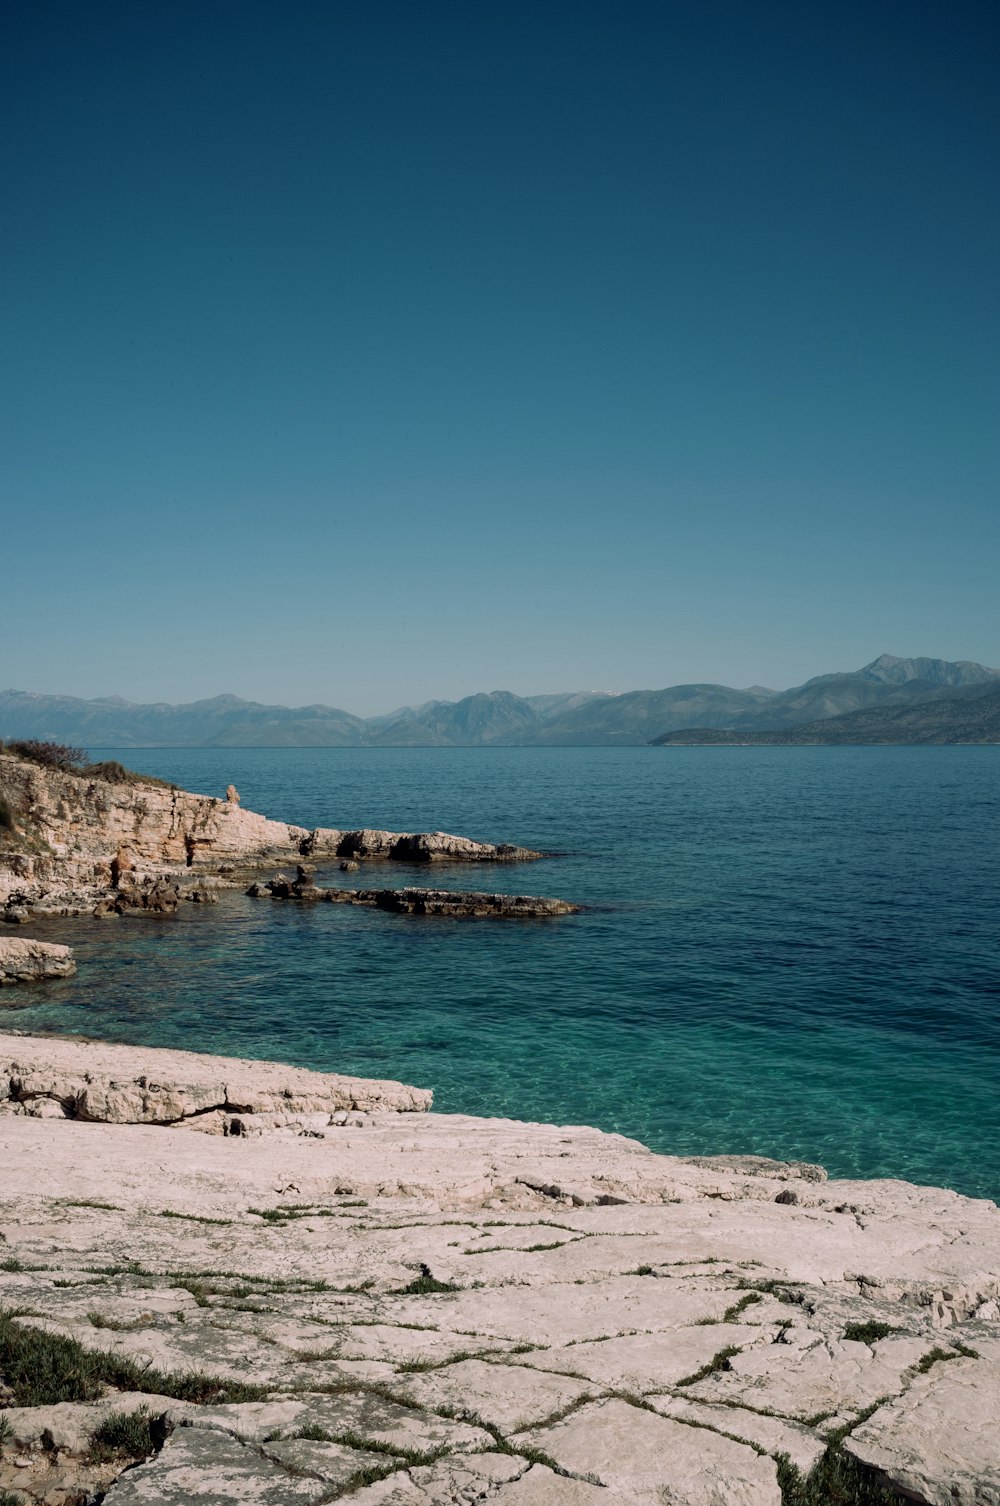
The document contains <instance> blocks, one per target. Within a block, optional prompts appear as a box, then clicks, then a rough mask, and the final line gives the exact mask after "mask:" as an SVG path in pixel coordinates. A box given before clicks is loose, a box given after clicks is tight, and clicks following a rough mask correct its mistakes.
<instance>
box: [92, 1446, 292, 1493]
mask: <svg viewBox="0 0 1000 1506" xmlns="http://www.w3.org/2000/svg"><path fill="white" fill-rule="evenodd" d="M316 1495H317V1489H316V1481H315V1479H300V1478H297V1477H296V1476H294V1475H293V1474H291V1473H290V1472H289V1471H288V1470H286V1469H283V1468H282V1467H281V1466H280V1465H279V1464H276V1463H274V1462H273V1461H272V1460H270V1459H266V1458H264V1457H263V1455H261V1454H260V1453H259V1452H258V1451H257V1450H256V1449H254V1448H251V1447H250V1446H249V1445H248V1444H245V1443H239V1442H237V1440H236V1439H235V1438H232V1437H230V1436H229V1435H228V1434H226V1433H215V1432H211V1431H209V1430H207V1429H205V1428H178V1429H177V1431H176V1432H174V1433H173V1434H172V1435H171V1436H170V1437H169V1438H168V1439H167V1441H166V1443H165V1444H164V1447H163V1450H162V1452H161V1453H160V1454H159V1455H158V1456H157V1458H155V1459H152V1460H150V1462H149V1463H148V1464H140V1465H139V1466H138V1468H136V1469H130V1470H128V1471H127V1472H126V1473H125V1474H123V1475H121V1476H120V1477H119V1479H118V1480H117V1481H116V1482H115V1484H114V1485H112V1487H111V1489H110V1490H109V1491H108V1493H107V1495H106V1496H105V1498H104V1499H105V1503H106V1506H292V1503H293V1502H296V1501H301V1502H311V1501H314V1500H315V1499H316Z"/></svg>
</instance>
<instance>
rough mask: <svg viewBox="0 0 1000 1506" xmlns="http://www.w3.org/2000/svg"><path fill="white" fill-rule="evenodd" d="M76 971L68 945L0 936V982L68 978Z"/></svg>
mask: <svg viewBox="0 0 1000 1506" xmlns="http://www.w3.org/2000/svg"><path fill="white" fill-rule="evenodd" d="M75 972H76V963H75V962H74V961H73V953H72V952H71V951H70V949H69V947H68V946H57V945H56V944H55V943H54V942H51V941H29V940H27V939H26V938H25V939H22V938H21V937H20V936H0V985H2V984H4V983H31V982H33V981H34V980H35V979H36V978H70V977H72V976H73V974H74V973H75Z"/></svg>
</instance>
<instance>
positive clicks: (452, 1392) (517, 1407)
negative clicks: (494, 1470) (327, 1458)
mask: <svg viewBox="0 0 1000 1506" xmlns="http://www.w3.org/2000/svg"><path fill="white" fill-rule="evenodd" d="M401 1380H403V1382H404V1384H405V1388H406V1391H407V1393H408V1394H409V1395H410V1396H413V1397H414V1398H415V1399H416V1400H417V1401H418V1402H420V1403H421V1405H422V1406H429V1407H454V1408H457V1409H459V1410H462V1411H465V1410H468V1411H469V1412H470V1413H472V1414H474V1415H476V1416H478V1417H481V1418H482V1419H483V1420H484V1422H489V1423H492V1424H493V1425H494V1427H498V1428H500V1429H501V1431H502V1432H504V1433H513V1432H517V1431H518V1430H519V1429H522V1428H528V1427H532V1426H537V1425H538V1424H539V1423H540V1422H541V1421H542V1419H543V1418H545V1417H548V1416H550V1415H551V1414H552V1413H553V1412H561V1411H562V1410H563V1409H564V1408H565V1407H568V1406H572V1405H573V1404H574V1403H576V1402H578V1401H580V1399H581V1398H582V1397H585V1396H587V1395H589V1391H588V1388H587V1385H586V1383H583V1384H581V1383H580V1382H579V1381H576V1380H571V1379H569V1378H568V1377H566V1376H559V1375H547V1374H544V1373H543V1372H541V1371H535V1370H529V1369H527V1368H526V1367H525V1366H524V1365H519V1364H514V1363H513V1362H512V1363H509V1364H502V1363H500V1364H490V1363H487V1362H486V1361H483V1360H462V1361H460V1362H459V1363H458V1364H457V1365H446V1366H445V1367H444V1368H443V1369H440V1370H430V1371H426V1372H425V1373H424V1374H422V1375H407V1376H405V1377H401Z"/></svg>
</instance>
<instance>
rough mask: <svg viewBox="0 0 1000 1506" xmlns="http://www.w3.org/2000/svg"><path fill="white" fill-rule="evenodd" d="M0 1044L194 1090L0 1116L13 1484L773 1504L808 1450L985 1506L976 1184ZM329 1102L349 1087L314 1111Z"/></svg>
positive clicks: (370, 1501) (994, 1358) (530, 1501)
mask: <svg viewBox="0 0 1000 1506" xmlns="http://www.w3.org/2000/svg"><path fill="white" fill-rule="evenodd" d="M122 1052H124V1053H127V1055H125V1056H123V1055H119V1054H118V1053H122ZM0 1054H2V1057H3V1061H4V1063H5V1064H6V1066H5V1068H4V1070H5V1072H6V1071H9V1070H11V1064H12V1063H19V1064H20V1065H19V1067H18V1071H19V1072H20V1073H21V1076H20V1077H18V1079H17V1080H18V1081H20V1082H24V1081H25V1080H31V1073H32V1072H34V1073H36V1074H38V1078H37V1080H38V1081H49V1082H50V1083H52V1084H54V1085H55V1084H67V1083H68V1084H74V1083H80V1082H83V1083H87V1079H88V1077H89V1078H90V1079H91V1083H87V1086H88V1088H89V1087H90V1086H91V1085H94V1084H96V1085H98V1086H99V1087H100V1092H101V1093H103V1094H104V1098H105V1101H108V1102H110V1100H111V1094H112V1093H113V1092H121V1093H123V1094H125V1095H126V1097H128V1096H129V1095H130V1094H132V1093H137V1094H138V1095H139V1101H140V1106H141V1100H142V1094H143V1093H144V1092H147V1093H148V1092H152V1091H153V1090H152V1087H151V1085H152V1084H160V1085H161V1087H162V1086H163V1085H164V1084H168V1085H169V1092H170V1094H171V1095H172V1101H173V1102H175V1103H180V1102H186V1103H191V1104H200V1103H202V1102H204V1101H206V1099H205V1098H204V1097H203V1095H207V1101H208V1102H209V1105H210V1106H209V1110H208V1112H207V1113H206V1114H200V1113H198V1112H197V1110H195V1111H194V1117H193V1118H192V1119H191V1120H190V1121H188V1120H185V1119H172V1120H164V1119H162V1118H156V1117H155V1116H154V1117H152V1118H150V1117H147V1118H145V1119H144V1120H143V1121H142V1122H122V1121H121V1119H120V1118H115V1119H114V1120H113V1121H110V1122H105V1123H100V1122H93V1121H92V1120H87V1119H86V1118H84V1117H82V1116H80V1115H78V1116H77V1117H76V1118H72V1119H68V1118H66V1117H64V1115H63V1112H62V1110H61V1109H59V1110H57V1117H35V1116H34V1115H32V1114H31V1113H26V1112H24V1108H25V1104H24V1102H20V1103H12V1102H10V1101H8V1108H7V1112H6V1113H4V1114H3V1115H2V1116H0V1156H2V1160H0V1165H2V1166H3V1168H4V1176H3V1183H2V1188H0V1309H2V1311H0V1419H2V1422H0V1491H3V1490H6V1491H8V1492H11V1493H12V1494H13V1495H14V1498H15V1499H16V1500H21V1501H24V1502H30V1503H39V1506H41V1503H44V1506H79V1503H80V1502H88V1503H95V1502H98V1501H100V1500H104V1501H105V1502H106V1503H107V1506H140V1503H142V1506H160V1503H162V1506H168V1503H170V1506H180V1503H184V1506H199V1503H200V1506H243V1503H250V1506H254V1503H260V1506H283V1503H286V1502H288V1503H293V1502H294V1503H297V1502H305V1503H308V1506H321V1503H326V1502H331V1501H334V1500H348V1501H350V1502H352V1503H356V1506H475V1503H479V1502H487V1501H488V1502H491V1503H493V1502H495V1503H497V1506H549V1503H552V1506H618V1503H621V1506H654V1503H656V1506H663V1503H669V1506H798V1503H799V1501H800V1500H801V1499H802V1496H801V1489H802V1482H803V1481H804V1480H805V1479H806V1478H807V1477H808V1476H809V1475H810V1473H811V1472H812V1473H813V1480H814V1484H815V1482H816V1481H819V1480H822V1479H823V1478H824V1474H823V1472H824V1471H829V1470H831V1469H833V1470H836V1471H839V1472H840V1475H838V1478H840V1477H841V1476H844V1477H845V1478H848V1479H850V1480H853V1481H854V1482H855V1484H857V1482H859V1481H860V1482H863V1483H864V1486H865V1488H866V1489H869V1490H870V1491H872V1492H879V1493H880V1494H877V1495H869V1496H868V1497H866V1499H867V1500H870V1501H873V1502H874V1501H878V1500H883V1499H884V1500H885V1501H886V1502H888V1501H890V1500H892V1499H893V1498H897V1497H901V1498H903V1499H908V1500H910V1501H916V1502H918V1503H919V1502H923V1503H926V1506H945V1503H947V1506H995V1503H996V1502H997V1501H998V1500H1000V1435H998V1430H997V1427H996V1418H997V1415H998V1410H1000V1322H998V1308H997V1300H998V1294H1000V1211H998V1210H997V1208H996V1206H995V1205H994V1204H992V1203H989V1202H984V1201H974V1200H972V1199H968V1198H963V1197H960V1196H958V1195H957V1194H955V1193H951V1192H947V1191H944V1190H942V1189H935V1188H922V1187H914V1186H910V1185H908V1184H906V1183H901V1182H888V1181H884V1182H867V1183H865V1182H849V1181H829V1180H827V1179H826V1178H825V1176H824V1174H823V1173H822V1172H821V1171H820V1170H819V1168H816V1167H812V1166H806V1165H796V1164H784V1163H777V1162H772V1161H767V1160H764V1159H762V1158H758V1157H718V1158H711V1157H700V1158H687V1159H685V1158H677V1157H669V1156H657V1155H653V1154H651V1153H650V1152H649V1151H647V1150H645V1149H644V1148H643V1147H642V1146H640V1145H638V1144H636V1143H635V1142H633V1141H629V1140H626V1139H624V1138H623V1137H621V1136H617V1135H604V1134H601V1133H600V1132H599V1131H596V1130H593V1129H587V1128H580V1127H570V1128H565V1127H559V1126H552V1125H531V1124H523V1123H518V1122H514V1121H506V1120H481V1119H474V1118H470V1117H467V1116H460V1115H435V1114H428V1113H401V1112H399V1111H398V1109H399V1108H400V1107H407V1106H409V1107H411V1108H412V1107H422V1106H424V1105H425V1104H426V1102H427V1096H428V1095H421V1094H420V1092H419V1090H417V1089H410V1088H404V1087H402V1085H398V1084H396V1085H393V1084H368V1085H362V1087H358V1086H356V1085H352V1086H351V1087H350V1088H348V1089H345V1087H344V1084H345V1083H350V1082H351V1080H350V1079H343V1078H332V1077H331V1078H327V1077H324V1076H322V1075H320V1074H313V1073H300V1072H297V1071H296V1070H295V1069H291V1068H287V1067H280V1066H278V1065H276V1064H269V1063H234V1062H228V1061H226V1060H223V1059H212V1058H209V1057H194V1056H191V1055H189V1054H188V1053H179V1052H162V1053H161V1052H155V1051H146V1050H143V1051H139V1049H138V1048H120V1047H110V1046H104V1045H100V1046H97V1045H95V1046H91V1045H89V1044H87V1043H84V1042H71V1041H41V1040H32V1039H30V1038H27V1037H5V1038H0ZM136 1058H141V1062H142V1065H141V1068H140V1067H139V1065H138V1061H137V1060H136ZM240 1073H242V1074H243V1076H242V1077H241V1076H240ZM137 1076H141V1077H143V1078H144V1079H145V1083H146V1087H144V1088H140V1087H137V1086H136V1080H137ZM236 1082H241V1083H242V1087H241V1088H240V1090H239V1092H235V1093H234V1089H233V1087H232V1084H233V1083H236ZM112 1083H118V1084H119V1087H118V1088H112V1087H111V1086H110V1084H112ZM218 1084H222V1085H223V1087H224V1089H225V1098H224V1102H225V1103H229V1102H230V1101H231V1100H232V1099H233V1098H234V1097H235V1098H236V1099H238V1100H239V1103H240V1104H241V1105H242V1108H241V1115H242V1117H243V1119H244V1120H246V1121H248V1122H250V1121H259V1122H258V1123H257V1126H256V1128H257V1131H258V1132H257V1133H252V1132H250V1131H245V1132H241V1133H240V1134H238V1135H232V1134H229V1135H223V1134H216V1135H201V1134H198V1135H192V1134H191V1133H190V1129H191V1128H193V1127H194V1126H195V1125H198V1124H200V1123H201V1122H203V1121H205V1120H211V1119H212V1115H213V1114H217V1113H223V1112H230V1110H217V1109H215V1108H212V1107H211V1103H214V1101H215V1100H214V1097H213V1094H214V1093H215V1089H216V1085H218ZM365 1086H367V1088H368V1089H369V1090H370V1091H369V1093H368V1096H367V1099H366V1097H365V1093H364V1091H363V1088H364V1087H365ZM286 1089H287V1090H288V1092H289V1093H290V1094H291V1098H292V1102H293V1104H294V1105H296V1108H295V1109H291V1110H289V1111H288V1112H287V1113H284V1114H282V1113H279V1112H276V1111H275V1108H274V1105H275V1102H276V1101H277V1100H279V1099H280V1100H283V1101H285V1102H286V1103H287V1102H288V1100H287V1099H286V1098H285V1097H284V1095H285V1092H286ZM52 1091H53V1092H54V1093H55V1096H54V1097H52V1098H49V1099H47V1100H46V1101H51V1102H60V1103H61V1102H62V1101H63V1098H62V1097H60V1095H61V1094H63V1093H64V1089H63V1088H62V1087H58V1088H55V1087H54V1088H53V1089H52ZM75 1091H76V1090H75V1089H74V1092H75ZM345 1093H350V1094H352V1095H353V1098H352V1103H353V1104H355V1105H356V1104H357V1103H359V1102H362V1101H368V1102H371V1103H372V1104H375V1105H377V1106H376V1107H375V1109H374V1111H368V1110H365V1109H360V1108H357V1107H352V1108H351V1109H350V1110H340V1111H338V1112H333V1111H331V1108H330V1104H331V1103H332V1102H333V1101H335V1100H336V1101H338V1102H339V1101H340V1097H339V1096H338V1095H341V1096H342V1095H344V1094H345ZM391 1093H398V1095H401V1096H400V1097H399V1099H398V1102H397V1103H396V1106H395V1107H394V1108H393V1107H389V1106H387V1095H391ZM324 1095H326V1096H324ZM407 1095H409V1096H408V1097H407ZM319 1100H322V1102H323V1108H322V1110H317V1109H316V1108H315V1104H316V1102H317V1101H319ZM75 1101H79V1100H78V1099H77V1100H75ZM95 1101H96V1100H95ZM129 1101H131V1099H130V1100H129ZM116 1102H117V1100H116ZM254 1106H256V1107H254ZM790 1193H791V1194H794V1201H790V1200H789V1194H790ZM26 1346H27V1348H26ZM25 1352H30V1355H31V1356H32V1358H31V1361H30V1363H29V1364H28V1365H27V1366H26V1365H25V1363H24V1362H23V1359H19V1358H18V1356H19V1355H22V1356H23V1354H24V1353H25ZM69 1360H72V1363H71V1364H70V1363H69ZM43 1361H44V1363H43ZM81 1377H83V1380H81ZM88 1377H89V1379H87V1378H88ZM84 1382H86V1383H84ZM74 1388H75V1389H74ZM123 1418H124V1423H123V1420H122V1419H123ZM125 1424H128V1426H125ZM102 1439H103V1444H102V1442H101V1440H102ZM845 1472H846V1474H845ZM882 1493H884V1494H882ZM855 1498H856V1497H854V1496H848V1497H842V1496H830V1497H829V1499H836V1500H840V1499H855ZM809 1499H810V1501H818V1500H823V1499H824V1497H823V1496H822V1495H813V1496H811V1497H809Z"/></svg>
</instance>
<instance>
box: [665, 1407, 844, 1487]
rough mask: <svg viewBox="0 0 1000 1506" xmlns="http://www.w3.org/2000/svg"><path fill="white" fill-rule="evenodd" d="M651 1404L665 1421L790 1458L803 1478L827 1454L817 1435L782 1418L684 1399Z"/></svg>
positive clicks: (740, 1408) (741, 1408) (743, 1408)
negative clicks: (728, 1437) (706, 1431)
mask: <svg viewBox="0 0 1000 1506" xmlns="http://www.w3.org/2000/svg"><path fill="white" fill-rule="evenodd" d="M647 1401H648V1403H649V1405H650V1406H651V1407H652V1408H653V1409H654V1411H657V1412H659V1413H660V1414H661V1415H662V1416H663V1417H675V1418H676V1419H677V1421H678V1422H686V1423H690V1424H691V1425H692V1426H694V1427H702V1428H711V1429H712V1430H713V1432H716V1433H728V1434H729V1436H730V1437H732V1438H737V1439H742V1440H743V1441H744V1442H746V1443H751V1444H756V1445H757V1446H758V1447H759V1448H762V1449H764V1450H765V1452H767V1453H769V1454H771V1455H774V1454H787V1455H788V1457H789V1459H790V1460H791V1461H792V1463H793V1464H794V1465H795V1467H796V1469H797V1470H799V1472H800V1473H801V1474H803V1475H808V1473H809V1471H810V1470H811V1469H813V1468H814V1467H815V1466H816V1465H817V1464H818V1463H819V1461H820V1459H821V1458H822V1457H823V1453H824V1451H825V1447H826V1445H825V1444H824V1443H823V1440H822V1439H821V1438H820V1437H819V1436H818V1435H817V1434H816V1433H815V1432H813V1431H812V1430H811V1429H809V1428H804V1427H799V1426H797V1425H796V1424H795V1423H794V1422H788V1421H786V1420H785V1419H784V1418H781V1417H770V1416H766V1415H764V1414H762V1413H760V1412H748V1411H747V1410H746V1408H745V1407H708V1406H705V1405H703V1404H702V1403H700V1402H696V1401H687V1400H685V1399H684V1398H683V1397H681V1396H649V1397H647Z"/></svg>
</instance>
